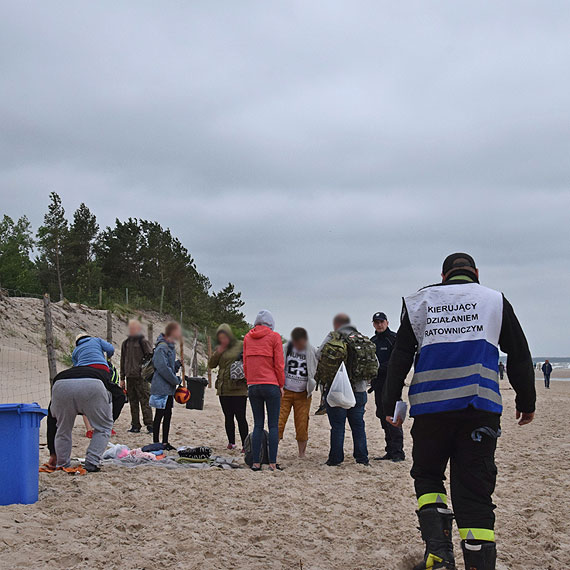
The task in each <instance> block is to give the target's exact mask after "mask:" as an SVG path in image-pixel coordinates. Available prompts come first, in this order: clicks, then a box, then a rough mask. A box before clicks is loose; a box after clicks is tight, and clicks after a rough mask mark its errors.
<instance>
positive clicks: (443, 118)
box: [0, 0, 570, 355]
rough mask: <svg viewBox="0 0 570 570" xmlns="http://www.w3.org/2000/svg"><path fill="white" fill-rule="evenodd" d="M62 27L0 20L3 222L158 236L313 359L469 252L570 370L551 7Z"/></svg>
mask: <svg viewBox="0 0 570 570" xmlns="http://www.w3.org/2000/svg"><path fill="white" fill-rule="evenodd" d="M58 6H59V7H60V9H59V10H54V8H53V5H52V6H48V5H46V4H45V3H40V2H36V3H34V2H32V3H26V4H25V5H22V4H18V3H13V4H11V5H9V6H6V7H5V10H4V14H3V18H2V19H1V20H0V62H1V66H2V71H3V72H2V74H1V75H0V124H1V125H2V128H1V129H0V192H1V196H2V211H6V212H7V213H9V214H11V215H13V216H17V215H20V214H22V213H28V214H29V215H30V218H31V219H32V221H33V222H34V225H36V226H37V224H38V223H39V222H40V221H41V216H42V214H43V211H44V209H45V207H46V205H47V194H48V192H49V191H51V190H56V191H58V192H59V193H60V194H61V195H62V196H63V198H64V202H65V205H66V207H67V209H68V210H69V211H71V210H72V209H73V208H75V207H76V206H77V205H78V204H79V202H81V201H85V202H86V203H87V204H88V205H89V206H90V207H91V208H92V209H93V210H94V211H95V212H96V213H97V215H98V217H99V220H100V222H101V223H102V224H111V223H112V222H113V219H114V218H115V217H117V216H118V217H120V218H126V217H128V216H134V217H146V218H151V219H157V220H158V221H160V222H161V223H163V224H164V225H168V226H169V227H170V228H171V229H172V230H173V231H174V232H175V233H176V234H177V235H178V236H179V237H180V238H181V239H182V240H183V242H184V243H185V244H186V245H187V246H188V248H189V249H190V251H191V252H192V253H193V255H194V257H195V258H196V261H197V263H198V267H199V269H200V270H201V271H203V272H204V273H206V274H208V275H209V276H210V277H211V278H212V281H213V283H214V285H215V286H216V287H221V286H223V285H224V284H225V282H227V281H228V280H231V281H234V282H235V283H236V284H237V286H238V287H239V288H240V289H241V290H242V291H243V293H244V297H245V299H246V301H247V313H248V316H249V318H250V319H253V317H254V315H255V313H256V311H257V309H258V308H261V307H266V308H270V309H272V310H274V312H275V315H276V318H277V325H278V329H279V330H280V331H281V332H283V333H284V334H286V333H287V332H288V330H289V329H290V328H292V327H293V326H294V325H296V324H305V325H306V326H307V327H308V328H309V330H310V332H311V333H312V334H313V336H314V337H317V338H319V337H321V336H322V335H324V333H325V332H326V330H327V329H328V327H329V325H330V320H331V317H332V315H333V313H335V312H337V311H338V310H344V311H347V312H349V313H350V314H352V315H353V317H354V319H355V320H356V322H357V324H358V325H359V326H360V327H361V328H362V329H363V330H367V327H369V322H368V321H369V317H370V315H371V314H372V312H374V311H376V310H379V309H382V310H386V311H387V312H388V313H389V315H390V316H391V320H392V324H393V325H396V324H397V320H398V314H399V308H400V297H401V296H402V295H403V294H406V293H409V292H411V291H413V290H414V289H416V288H418V287H420V286H421V285H423V284H426V283H429V282H433V281H435V280H437V277H438V273H439V267H440V264H441V261H442V259H443V257H444V256H445V255H446V254H447V253H449V252H451V251H453V250H468V251H470V252H472V253H473V255H474V256H475V257H476V259H477V260H478V261H479V265H480V266H481V271H482V278H483V280H484V282H485V283H487V284H489V285H490V286H493V287H496V288H498V289H502V290H504V291H505V293H506V295H507V296H508V297H509V298H510V299H511V301H512V302H513V304H514V306H515V309H516V310H517V311H518V313H519V316H520V318H521V321H522V322H523V324H524V325H525V326H526V329H527V332H528V336H529V339H530V342H531V346H532V348H533V352H535V353H536V354H551V355H552V354H555V353H557V354H559V355H560V354H569V353H570V350H569V347H568V342H567V341H566V339H565V338H564V335H562V334H560V332H561V331H562V330H564V329H563V326H564V325H565V324H566V322H567V321H568V320H569V319H570V309H569V308H568V307H569V305H568V303H567V288H568V285H567V284H568V277H569V270H570V263H569V261H570V259H569V254H568V245H567V244H568V243H569V238H570V231H569V229H568V222H567V217H568V211H569V209H570V191H569V188H568V184H569V180H570V161H569V160H568V157H569V156H570V131H569V120H568V110H567V104H568V100H570V79H569V77H570V75H569V74H568V61H569V56H570V45H569V44H568V37H569V32H570V18H569V14H568V7H567V3H565V2H562V1H560V2H555V1H550V2H544V3H542V4H540V6H538V5H537V4H536V3H530V2H503V3H501V4H500V5H499V6H497V5H493V4H477V5H471V6H466V5H464V4H457V3H455V2H450V1H449V2H447V1H443V0H442V1H439V2H435V3H430V4H429V5H428V4H426V3H423V2H412V3H407V4H405V5H394V3H389V2H356V3H354V2H353V3H350V4H348V3H342V2H326V3H323V2H318V3H302V2H291V3H286V4H285V3H283V4H281V3H261V2H240V3H237V4H236V3H232V2H225V3H223V2H222V3H218V4H217V5H216V6H215V7H213V6H212V5H205V4H204V5H198V4H196V3H193V4H172V5H168V6H164V5H160V6H159V5H158V4H156V3H151V2H137V3H136V4H135V3H132V4H130V5H120V6H117V5H116V4H114V3H107V2H100V3H97V4H96V5H95V4H92V3H78V2H74V3H62V4H59V5H58Z"/></svg>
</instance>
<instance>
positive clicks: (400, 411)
mask: <svg viewBox="0 0 570 570" xmlns="http://www.w3.org/2000/svg"><path fill="white" fill-rule="evenodd" d="M407 411H408V404H406V402H404V401H403V400H400V401H399V402H396V407H395V408H394V417H393V418H392V421H394V422H395V421H396V420H397V419H398V418H401V419H402V422H403V421H404V420H405V419H406V413H407Z"/></svg>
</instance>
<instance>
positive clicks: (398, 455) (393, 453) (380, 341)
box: [368, 312, 406, 463]
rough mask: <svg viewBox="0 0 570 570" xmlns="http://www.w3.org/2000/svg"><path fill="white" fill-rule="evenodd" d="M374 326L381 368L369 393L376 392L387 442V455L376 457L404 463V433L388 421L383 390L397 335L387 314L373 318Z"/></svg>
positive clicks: (379, 414) (377, 404)
mask: <svg viewBox="0 0 570 570" xmlns="http://www.w3.org/2000/svg"><path fill="white" fill-rule="evenodd" d="M372 325H373V326H374V330H375V331H376V334H375V335H374V336H373V337H371V338H370V340H371V341H372V342H373V343H374V344H375V345H376V357H377V358H378V363H379V365H380V367H379V368H378V376H377V377H376V379H375V380H374V381H373V382H372V385H371V387H370V389H369V390H368V392H374V400H375V403H376V417H377V418H378V419H379V420H380V425H381V426H382V429H383V430H384V438H385V440H386V454H385V455H383V456H381V457H375V458H374V459H376V460H377V461H383V460H391V461H394V462H395V463H397V462H399V461H404V459H405V458H406V455H405V454H404V431H403V430H402V428H401V427H395V426H393V425H392V424H389V423H388V422H387V421H386V417H385V416H384V409H383V405H382V390H383V389H384V382H385V381H386V374H387V373H388V361H389V360H390V356H391V355H392V349H393V348H394V343H395V342H396V333H395V332H394V331H391V330H390V327H389V325H390V323H389V322H388V317H387V316H386V313H382V312H378V313H374V315H373V316H372Z"/></svg>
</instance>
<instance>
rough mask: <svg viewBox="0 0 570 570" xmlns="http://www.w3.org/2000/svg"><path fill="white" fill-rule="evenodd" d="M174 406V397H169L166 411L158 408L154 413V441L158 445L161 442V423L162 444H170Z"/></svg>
mask: <svg viewBox="0 0 570 570" xmlns="http://www.w3.org/2000/svg"><path fill="white" fill-rule="evenodd" d="M173 406H174V396H168V399H167V400H166V407H165V408H164V410H159V409H158V408H157V409H156V411H155V412H154V421H153V423H152V441H153V442H154V443H158V442H159V441H160V423H161V422H162V443H169V441H168V435H169V434H170V420H171V419H172V407H173Z"/></svg>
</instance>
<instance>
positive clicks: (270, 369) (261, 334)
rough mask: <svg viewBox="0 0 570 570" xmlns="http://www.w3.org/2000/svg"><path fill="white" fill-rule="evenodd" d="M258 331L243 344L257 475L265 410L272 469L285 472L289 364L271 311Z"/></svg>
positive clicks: (261, 318)
mask: <svg viewBox="0 0 570 570" xmlns="http://www.w3.org/2000/svg"><path fill="white" fill-rule="evenodd" d="M254 325H255V326H254V328H253V329H251V330H250V331H249V332H248V333H247V334H246V335H245V338H244V340H243V370H244V373H245V377H246V379H247V386H248V390H247V391H248V396H249V401H250V404H251V410H252V412H253V421H254V428H253V433H252V435H251V447H252V453H253V466H252V470H253V471H260V470H261V465H260V453H261V440H262V437H263V428H264V426H265V408H267V424H268V426H269V468H270V469H271V470H272V471H275V470H276V469H279V470H280V469H281V467H280V466H279V464H278V463H277V448H278V446H279V410H280V408H281V396H282V395H283V386H284V384H285V364H284V362H283V344H282V341H281V336H280V335H279V334H278V333H276V332H274V331H273V329H274V328H275V319H274V318H273V315H272V314H271V313H270V312H269V311H265V310H263V311H259V313H258V315H257V317H256V319H255V323H254Z"/></svg>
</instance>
